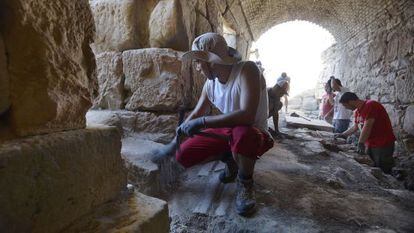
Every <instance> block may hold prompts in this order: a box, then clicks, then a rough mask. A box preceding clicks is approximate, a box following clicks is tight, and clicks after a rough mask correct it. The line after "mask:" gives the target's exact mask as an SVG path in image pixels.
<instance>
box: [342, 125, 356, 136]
mask: <svg viewBox="0 0 414 233" xmlns="http://www.w3.org/2000/svg"><path fill="white" fill-rule="evenodd" d="M357 130H358V125H357V124H355V123H354V125H353V126H352V127H351V128H349V129H347V130H346V131H345V132H343V133H341V134H342V135H343V136H345V137H348V136H349V135H351V134H353V133H355V132H356V131H357Z"/></svg>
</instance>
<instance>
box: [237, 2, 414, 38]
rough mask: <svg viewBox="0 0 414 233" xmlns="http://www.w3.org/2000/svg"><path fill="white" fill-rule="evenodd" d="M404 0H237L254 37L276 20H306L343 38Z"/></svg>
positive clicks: (382, 16) (276, 21) (352, 34)
mask: <svg viewBox="0 0 414 233" xmlns="http://www.w3.org/2000/svg"><path fill="white" fill-rule="evenodd" d="M407 1H412V0H240V4H241V6H242V8H243V11H244V14H245V17H246V18H247V21H248V24H249V26H250V33H251V36H253V38H254V39H258V37H259V36H260V35H261V34H263V33H264V32H265V31H267V30H268V29H270V28H271V27H273V26H275V25H277V24H280V23H283V22H287V21H292V20H306V21H309V22H313V23H315V24H318V25H320V26H322V27H324V28H325V29H327V30H328V31H329V32H331V33H332V35H333V36H334V37H335V38H336V40H337V41H345V40H347V39H349V38H351V37H353V36H354V35H356V34H357V33H358V32H359V31H360V30H363V29H365V28H367V25H370V24H371V23H372V22H374V21H380V20H382V19H384V17H387V16H389V15H390V14H392V13H393V12H389V10H388V8H389V6H391V5H397V6H401V5H403V4H404V3H405V2H407ZM235 2H236V1H235ZM233 4H234V3H233Z"/></svg>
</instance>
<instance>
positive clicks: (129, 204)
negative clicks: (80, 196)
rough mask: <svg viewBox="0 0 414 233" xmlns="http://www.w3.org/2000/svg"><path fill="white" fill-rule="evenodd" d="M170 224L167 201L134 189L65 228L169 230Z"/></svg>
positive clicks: (86, 232)
mask: <svg viewBox="0 0 414 233" xmlns="http://www.w3.org/2000/svg"><path fill="white" fill-rule="evenodd" d="M169 228H170V223H169V217H168V205H167V202H165V201H163V200H160V199H157V198H153V197H149V196H146V195H144V194H141V193H138V192H131V193H125V194H124V195H123V196H122V197H121V198H120V199H118V200H116V201H112V202H110V203H107V204H105V205H103V206H101V207H99V208H98V209H96V210H95V211H94V213H92V214H90V215H88V216H84V217H82V219H81V220H80V221H78V222H76V223H75V224H73V225H72V226H70V227H69V228H67V229H65V230H64V231H63V232H66V233H72V232H83V233H95V232H143V233H146V232H150V233H167V232H169Z"/></svg>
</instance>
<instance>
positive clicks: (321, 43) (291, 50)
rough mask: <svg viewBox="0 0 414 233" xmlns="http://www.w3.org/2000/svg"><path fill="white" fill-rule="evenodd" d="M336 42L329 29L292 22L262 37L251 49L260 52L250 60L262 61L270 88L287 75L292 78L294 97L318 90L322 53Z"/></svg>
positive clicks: (273, 29) (277, 26)
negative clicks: (281, 76)
mask: <svg viewBox="0 0 414 233" xmlns="http://www.w3.org/2000/svg"><path fill="white" fill-rule="evenodd" d="M334 43H335V38H334V37H333V36H332V34H331V33H329V32H328V31H327V30H326V29H324V28H322V27H320V26H318V25H316V24H314V23H310V22H307V21H290V22H286V23H282V24H278V25H276V26H274V27H272V28H271V29H269V30H268V31H267V32H265V33H264V34H263V35H262V36H260V38H259V39H258V40H257V41H255V42H254V43H253V46H252V50H256V49H257V51H258V53H252V54H251V57H250V59H251V60H257V59H258V60H260V61H261V62H262V64H263V67H264V68H265V72H264V75H265V78H266V83H267V86H273V85H274V84H275V83H276V79H277V78H278V77H279V76H280V74H281V73H282V72H286V73H287V74H288V76H290V77H291V79H292V81H291V82H292V83H291V90H290V96H291V97H293V96H295V95H298V94H300V93H301V92H303V91H305V90H308V89H312V88H315V87H316V85H317V82H318V79H319V74H320V71H321V69H322V64H321V53H322V52H323V51H324V50H326V49H327V48H329V47H330V46H331V45H333V44H334ZM256 54H258V55H259V56H258V57H256V56H255V55H256Z"/></svg>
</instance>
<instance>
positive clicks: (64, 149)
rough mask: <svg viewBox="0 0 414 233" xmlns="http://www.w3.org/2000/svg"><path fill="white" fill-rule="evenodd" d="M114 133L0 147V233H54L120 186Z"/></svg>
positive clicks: (57, 136)
mask: <svg viewBox="0 0 414 233" xmlns="http://www.w3.org/2000/svg"><path fill="white" fill-rule="evenodd" d="M120 153H121V140H120V135H119V132H118V131H117V130H116V129H115V128H113V127H94V128H88V129H82V130H73V131H67V132H60V133H51V134H47V135H40V136H33V137H28V138H24V139H15V140H11V141H8V142H5V143H3V144H1V145H0V232H60V231H61V230H62V229H63V228H64V227H66V226H67V225H69V224H70V223H72V222H73V221H74V220H76V219H77V218H79V217H81V216H83V215H85V214H88V213H89V212H90V211H92V210H93V209H94V208H96V207H98V206H99V205H101V204H103V203H105V202H107V201H110V200H113V199H115V198H117V197H118V195H119V194H120V192H121V190H123V189H124V188H125V186H126V169H125V167H124V164H123V161H122V158H121V155H120Z"/></svg>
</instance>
